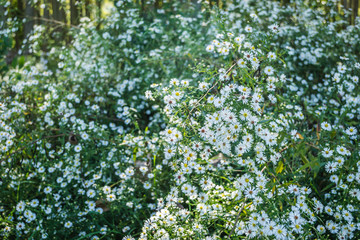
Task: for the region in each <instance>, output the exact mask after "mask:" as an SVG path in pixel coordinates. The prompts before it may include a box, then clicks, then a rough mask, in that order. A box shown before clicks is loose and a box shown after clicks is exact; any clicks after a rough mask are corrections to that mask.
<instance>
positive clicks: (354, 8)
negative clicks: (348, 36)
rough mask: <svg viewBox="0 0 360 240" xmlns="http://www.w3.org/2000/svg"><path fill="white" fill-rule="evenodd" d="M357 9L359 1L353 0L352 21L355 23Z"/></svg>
mask: <svg viewBox="0 0 360 240" xmlns="http://www.w3.org/2000/svg"><path fill="white" fill-rule="evenodd" d="M358 11H359V1H358V0H353V23H354V24H355V19H356V17H357V16H358Z"/></svg>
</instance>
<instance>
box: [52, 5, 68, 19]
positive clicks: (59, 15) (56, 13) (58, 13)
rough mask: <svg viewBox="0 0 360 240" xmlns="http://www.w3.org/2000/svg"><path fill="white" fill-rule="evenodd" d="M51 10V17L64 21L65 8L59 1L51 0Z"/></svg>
mask: <svg viewBox="0 0 360 240" xmlns="http://www.w3.org/2000/svg"><path fill="white" fill-rule="evenodd" d="M51 3H52V10H53V18H54V19H55V20H57V21H60V22H63V23H66V15H65V10H64V8H63V7H62V6H61V3H60V2H58V0H51Z"/></svg>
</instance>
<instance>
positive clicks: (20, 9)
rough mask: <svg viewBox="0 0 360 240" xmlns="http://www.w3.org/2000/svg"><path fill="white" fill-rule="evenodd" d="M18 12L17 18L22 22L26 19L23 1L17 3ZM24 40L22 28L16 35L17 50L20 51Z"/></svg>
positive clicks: (19, 0)
mask: <svg viewBox="0 0 360 240" xmlns="http://www.w3.org/2000/svg"><path fill="white" fill-rule="evenodd" d="M17 10H18V11H16V17H17V18H18V19H20V21H21V20H22V19H23V18H24V16H23V14H24V2H23V1H22V0H18V1H17ZM23 38H24V32H23V28H22V27H20V28H19V30H17V31H16V34H15V49H20V46H21V42H22V40H23Z"/></svg>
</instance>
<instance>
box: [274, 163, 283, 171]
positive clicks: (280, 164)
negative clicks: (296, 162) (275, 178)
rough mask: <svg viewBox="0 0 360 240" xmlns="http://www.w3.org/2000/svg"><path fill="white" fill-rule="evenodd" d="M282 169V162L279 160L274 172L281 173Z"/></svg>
mask: <svg viewBox="0 0 360 240" xmlns="http://www.w3.org/2000/svg"><path fill="white" fill-rule="evenodd" d="M283 170H284V163H283V162H282V161H280V162H279V164H278V166H277V167H276V170H275V171H276V174H279V173H281V172H282V171H283Z"/></svg>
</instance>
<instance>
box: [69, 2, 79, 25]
mask: <svg viewBox="0 0 360 240" xmlns="http://www.w3.org/2000/svg"><path fill="white" fill-rule="evenodd" d="M75 4H76V0H70V22H71V24H72V25H78V24H79V8H78V6H76V5H75Z"/></svg>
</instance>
